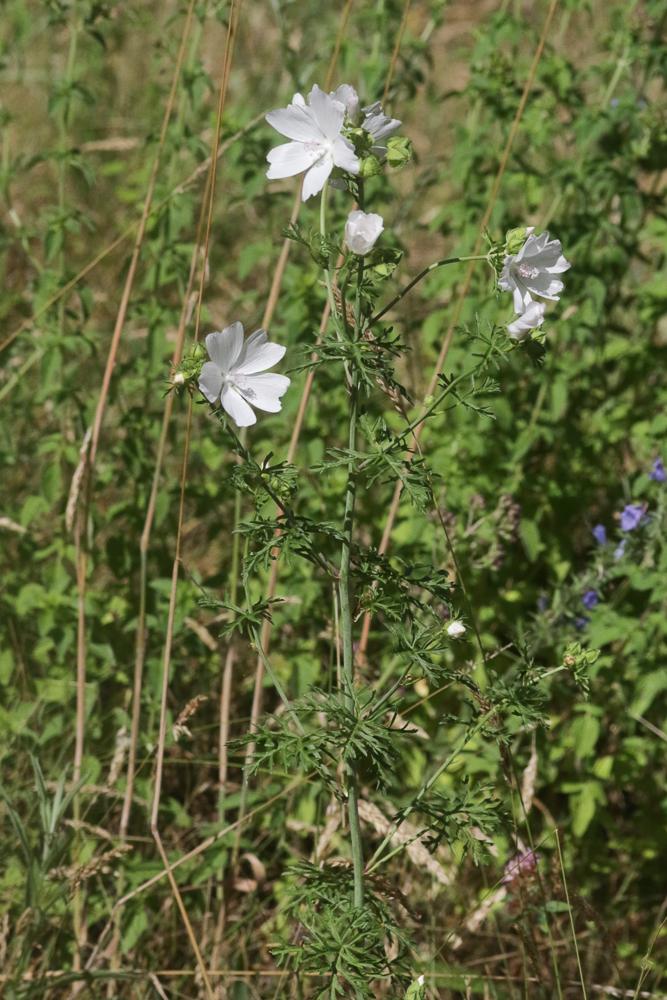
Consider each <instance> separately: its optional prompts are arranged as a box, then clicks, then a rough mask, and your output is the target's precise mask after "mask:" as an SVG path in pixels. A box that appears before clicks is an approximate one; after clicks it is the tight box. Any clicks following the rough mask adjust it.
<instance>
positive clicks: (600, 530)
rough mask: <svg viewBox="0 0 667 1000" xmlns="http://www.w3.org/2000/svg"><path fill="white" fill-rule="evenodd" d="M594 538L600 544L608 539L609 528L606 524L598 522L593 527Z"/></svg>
mask: <svg viewBox="0 0 667 1000" xmlns="http://www.w3.org/2000/svg"><path fill="white" fill-rule="evenodd" d="M592 534H593V538H594V539H595V541H596V542H597V543H598V545H604V544H605V543H606V541H607V529H606V528H605V526H604V524H596V525H595V527H594V528H593V532H592Z"/></svg>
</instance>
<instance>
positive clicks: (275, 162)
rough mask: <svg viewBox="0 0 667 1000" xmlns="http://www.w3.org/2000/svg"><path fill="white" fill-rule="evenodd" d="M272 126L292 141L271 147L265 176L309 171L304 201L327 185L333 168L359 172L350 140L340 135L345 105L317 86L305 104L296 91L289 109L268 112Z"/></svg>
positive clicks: (304, 183) (271, 177)
mask: <svg viewBox="0 0 667 1000" xmlns="http://www.w3.org/2000/svg"><path fill="white" fill-rule="evenodd" d="M266 120H267V122H268V123H269V125H272V126H273V128H274V129H275V130H276V132H280V134H281V135H284V136H287V138H288V139H291V140H292V141H291V142H286V143H283V144H282V145H281V146H276V147H275V148H274V149H272V150H270V152H269V154H268V156H267V160H268V161H269V163H270V166H269V169H268V170H267V172H266V176H267V177H268V178H269V179H270V180H276V179H277V178H280V177H294V176H296V174H302V173H304V171H305V173H306V176H305V177H304V179H303V192H302V198H303V200H304V201H305V200H306V199H307V198H310V197H311V195H314V194H317V193H318V191H321V190H322V188H323V187H324V185H325V183H326V181H327V179H328V177H329V174H330V173H331V171H332V170H333V168H334V167H340V168H341V169H342V170H346V171H347V172H348V173H349V174H358V173H359V160H358V158H357V155H356V153H355V152H354V146H353V145H352V143H351V142H350V140H349V139H346V138H345V137H344V136H343V135H341V129H342V128H343V122H344V120H345V105H344V104H342V103H341V102H340V101H338V100H334V98H333V97H331V96H330V95H329V94H325V93H324V91H323V90H320V88H319V87H318V86H317V85H316V86H314V87H313V89H312V90H311V92H310V94H309V95H308V103H306V102H305V101H304V99H303V97H302V96H301V94H295V95H294V97H293V98H292V103H291V104H289V105H288V106H287V107H286V108H279V109H278V110H277V111H269V113H268V115H266Z"/></svg>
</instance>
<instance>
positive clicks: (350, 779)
mask: <svg viewBox="0 0 667 1000" xmlns="http://www.w3.org/2000/svg"><path fill="white" fill-rule="evenodd" d="M326 199H327V185H326V184H325V186H324V188H323V189H322V197H321V200H320V235H321V236H322V238H323V239H324V238H325V237H326ZM324 280H325V283H326V287H327V294H328V296H329V306H330V309H331V316H332V320H333V321H334V323H335V324H336V326H338V322H337V319H338V317H337V313H336V302H335V299H334V294H333V283H332V280H331V274H330V273H329V268H328V266H327V267H325V269H324ZM360 280H361V276H360V273H359V275H358V279H357V296H356V299H357V301H356V314H355V326H356V330H355V334H356V336H357V337H359V336H360V335H361V316H360V303H361V299H360V295H359V292H360V289H359V282H360ZM342 312H343V315H345V302H344V301H343V304H342ZM345 371H346V375H347V378H348V384H349V386H350V420H349V430H348V449H349V454H350V458H349V460H348V463H347V483H346V486H345V510H344V513H343V535H344V540H343V544H342V547H341V554H340V567H339V572H338V597H339V604H340V629H341V637H342V646H343V671H342V680H343V688H344V691H345V699H346V702H347V705H348V708H349V709H350V710H351V711H354V706H355V697H354V646H353V642H352V598H351V592H352V586H351V574H350V562H351V555H352V539H353V535H354V507H355V499H356V486H357V483H356V472H357V470H356V468H355V463H354V459H353V457H352V455H353V454H354V451H355V448H356V441H357V417H358V412H359V383H358V379H357V376H356V373H354V372H352V373H351V372H350V371H349V370H348V368H347V366H346V369H345ZM346 782H347V811H348V821H349V824H350V850H351V853H352V866H353V871H354V905H355V907H361V906H363V903H364V857H363V847H362V842H361V824H360V822H359V788H358V783H357V776H356V773H355V770H354V766H353V765H352V764H350V763H348V764H347V766H346Z"/></svg>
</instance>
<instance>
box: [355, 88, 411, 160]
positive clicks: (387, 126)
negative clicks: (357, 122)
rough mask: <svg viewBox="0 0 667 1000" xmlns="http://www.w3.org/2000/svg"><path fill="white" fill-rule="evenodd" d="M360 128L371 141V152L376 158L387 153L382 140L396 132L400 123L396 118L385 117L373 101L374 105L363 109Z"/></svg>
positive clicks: (385, 145) (380, 108) (380, 106)
mask: <svg viewBox="0 0 667 1000" xmlns="http://www.w3.org/2000/svg"><path fill="white" fill-rule="evenodd" d="M361 127H362V128H363V129H365V131H366V132H368V134H369V135H370V136H371V138H372V139H373V145H372V146H371V152H373V153H375V155H376V156H380V157H382V156H384V155H385V153H386V152H387V144H386V142H385V141H384V140H385V139H388V138H389V136H390V135H393V134H394V132H397V131H398V129H399V128H400V127H401V122H400V121H399V120H398V118H390V117H389V116H388V115H385V113H384V111H383V110H382V105H381V104H380V102H379V101H375V103H374V104H369V106H368V107H367V108H364V120H363V122H362V123H361Z"/></svg>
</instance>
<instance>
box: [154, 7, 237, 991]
mask: <svg viewBox="0 0 667 1000" xmlns="http://www.w3.org/2000/svg"><path fill="white" fill-rule="evenodd" d="M242 4H243V0H238V2H237V0H232V2H231V7H230V11H229V21H228V28H227V38H226V42H225V51H224V60H223V69H222V79H221V82H220V91H219V99H218V108H217V114H216V123H215V136H214V140H213V145H212V150H211V171H210V182H209V185H208V187H209V191H208V194H209V199H208V212H207V217H206V229H205V237H204V258H203V262H202V268H201V276H200V281H199V290H198V296H197V306H196V310H195V333H194V339H195V342H196V341H197V340H198V337H199V327H200V322H201V307H202V301H203V297H204V284H205V278H206V271H207V262H208V250H209V242H210V238H211V228H212V223H213V208H214V203H215V186H216V176H217V165H218V156H217V151H218V147H219V145H220V133H221V129H222V116H223V112H224V108H225V102H226V99H227V88H228V84H229V75H230V72H231V66H232V57H233V52H234V43H235V41H236V35H237V31H238V22H239V18H240V12H241V7H242ZM191 427H192V397H189V400H188V408H187V419H186V428H185V438H184V443H183V458H182V466H181V476H180V498H179V509H178V521H177V529H176V545H175V552H174V562H173V567H172V575H171V587H170V592H169V610H168V615H167V629H166V637H165V646H164V656H163V662H162V691H161V699H160V724H159V736H158V746H157V754H156V766H155V786H154V795H153V806H152V809H151V833H152V835H153V838H154V840H155V843H156V846H157V849H158V852H159V854H160V857H161V859H162V863H163V865H164V868H165V871H166V874H167V877H168V879H169V884H170V886H171V891H172V895H173V897H174V899H175V900H176V904H177V906H178V909H179V912H180V914H181V918H182V920H183V924H184V926H185V929H186V933H187V935H188V938H189V940H190V945H191V947H192V950H193V952H194V954H195V957H196V960H197V966H198V969H199V971H200V973H201V977H202V982H203V985H204V989H205V992H206V996H207V998H208V1000H214V998H213V990H212V987H211V983H210V980H209V977H208V973H207V971H206V966H205V964H204V960H203V957H202V954H201V951H200V948H199V944H198V942H197V938H196V936H195V933H194V930H193V928H192V924H191V922H190V918H189V916H188V912H187V910H186V908H185V904H184V903H183V898H182V896H181V893H180V890H179V888H178V884H177V882H176V879H175V878H174V875H173V871H172V869H171V866H170V863H169V859H168V857H167V853H166V851H165V848H164V844H163V842H162V837H161V835H160V829H159V811H160V797H161V793H162V772H163V767H164V751H165V740H166V728H167V695H168V690H169V673H170V663H171V646H172V641H173V634H174V618H175V613H176V594H177V587H178V575H179V565H180V561H181V544H182V538H183V520H184V509H185V488H186V483H187V471H188V459H189V452H190V435H191Z"/></svg>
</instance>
